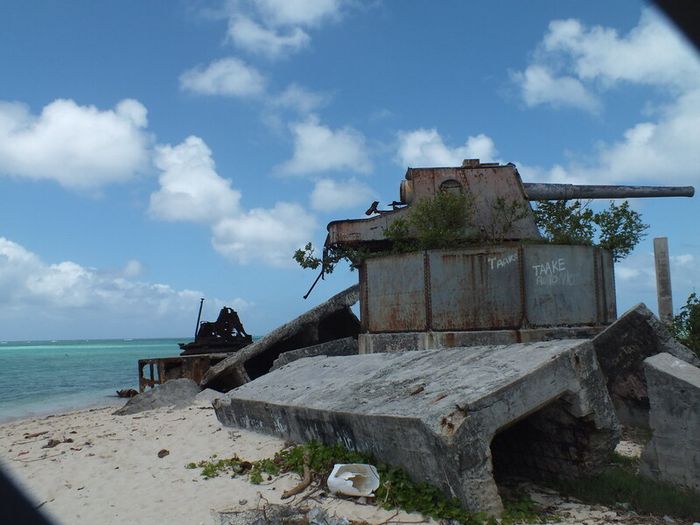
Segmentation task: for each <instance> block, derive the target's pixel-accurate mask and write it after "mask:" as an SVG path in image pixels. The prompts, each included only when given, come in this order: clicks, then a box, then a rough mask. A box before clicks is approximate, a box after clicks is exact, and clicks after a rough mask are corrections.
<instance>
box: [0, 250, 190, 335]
mask: <svg viewBox="0 0 700 525" xmlns="http://www.w3.org/2000/svg"><path fill="white" fill-rule="evenodd" d="M201 295H202V293H201V292H199V291H193V290H175V289H173V288H172V287H170V286H168V285H165V284H157V283H145V282H139V281H134V280H132V279H129V278H124V277H121V276H114V275H109V274H107V273H102V272H99V271H97V270H96V269H94V268H88V267H84V266H81V265H79V264H77V263H75V262H72V261H62V262H58V263H55V264H48V263H46V262H44V261H42V260H41V259H40V257H39V256H38V255H36V254H34V253H32V252H31V251H29V250H27V249H26V248H25V247H23V246H21V245H19V244H17V243H15V242H13V241H11V240H9V239H7V238H5V237H0V320H3V319H7V318H9V317H16V316H19V315H24V316H25V317H27V318H31V319H32V322H41V317H42V315H44V308H47V309H50V312H51V314H50V315H53V316H61V315H62V314H63V315H65V316H66V317H75V315H76V314H75V310H76V309H79V310H83V311H86V312H88V311H93V312H99V313H100V315H102V316H104V317H105V318H106V317H107V316H108V315H119V316H122V317H125V318H133V317H145V318H147V319H153V318H154V317H163V316H169V315H175V314H178V313H179V314H186V316H187V318H189V317H190V316H191V313H192V311H193V308H194V305H195V304H196V303H197V301H198V299H199V297H201ZM47 315H48V314H47Z"/></svg>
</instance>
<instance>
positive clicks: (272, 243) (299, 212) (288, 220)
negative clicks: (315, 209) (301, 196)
mask: <svg viewBox="0 0 700 525" xmlns="http://www.w3.org/2000/svg"><path fill="white" fill-rule="evenodd" d="M316 227H317V224H316V219H315V218H314V217H313V215H311V214H309V213H308V212H307V211H306V210H305V209H304V208H303V207H302V206H299V205H298V204H292V203H286V202H278V203H277V204H275V206H274V208H272V209H261V208H256V209H253V210H250V211H249V212H247V213H244V214H241V215H240V216H237V217H232V218H228V219H224V220H222V221H221V222H219V223H218V224H216V225H215V226H214V227H213V233H214V238H213V240H212V243H213V245H214V248H215V249H216V250H217V251H218V252H220V253H222V254H223V255H225V256H226V257H228V258H229V259H231V260H233V261H235V262H238V263H243V264H245V263H249V262H251V261H254V260H258V259H261V260H262V261H263V262H265V263H267V264H270V265H273V266H287V265H291V264H292V254H293V253H294V250H295V249H297V248H300V247H301V246H303V245H304V244H305V243H306V242H308V240H309V239H311V238H312V236H313V234H314V231H315V229H316Z"/></svg>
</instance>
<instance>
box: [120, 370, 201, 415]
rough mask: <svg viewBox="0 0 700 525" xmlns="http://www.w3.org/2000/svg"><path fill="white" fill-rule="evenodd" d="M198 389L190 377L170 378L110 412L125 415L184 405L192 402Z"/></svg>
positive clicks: (199, 389)
mask: <svg viewBox="0 0 700 525" xmlns="http://www.w3.org/2000/svg"><path fill="white" fill-rule="evenodd" d="M200 391H201V388H199V385H198V384H197V383H195V382H194V381H192V380H191V379H185V378H182V379H172V380H170V381H167V382H165V383H163V384H162V385H158V386H156V387H155V388H153V389H151V390H147V391H146V392H143V393H142V394H139V395H137V396H134V397H132V398H131V399H129V401H127V403H126V405H124V406H123V407H122V408H120V409H118V410H115V411H114V412H113V413H112V414H113V415H115V416H125V415H129V414H137V413H139V412H143V411H145V410H153V409H155V408H160V407H167V406H174V407H178V408H179V407H184V406H187V405H190V404H192V402H193V401H194V400H195V397H196V396H197V394H199V392H200Z"/></svg>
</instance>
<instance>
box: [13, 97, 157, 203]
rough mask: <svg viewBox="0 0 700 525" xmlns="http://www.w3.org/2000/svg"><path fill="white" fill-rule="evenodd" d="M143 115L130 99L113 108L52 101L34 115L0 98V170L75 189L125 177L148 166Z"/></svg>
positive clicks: (144, 110)
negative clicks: (46, 180)
mask: <svg viewBox="0 0 700 525" xmlns="http://www.w3.org/2000/svg"><path fill="white" fill-rule="evenodd" d="M146 114H147V112H146V108H145V107H144V106H143V105H142V104H141V103H140V102H138V101H136V100H131V99H126V100H122V101H121V102H120V103H119V104H117V106H116V107H115V108H114V109H113V110H111V109H108V110H100V109H98V108H96V107H95V106H80V105H78V104H76V103H75V102H74V101H73V100H67V99H57V100H55V101H53V102H51V103H50V104H48V105H47V106H45V107H44V108H43V109H42V111H41V114H40V115H38V116H35V115H32V114H31V113H30V111H29V108H28V107H27V106H25V105H23V104H20V103H12V102H9V103H8V102H0V174H6V175H14V176H17V177H25V178H30V179H48V180H55V181H56V182H58V183H59V184H61V185H63V186H65V187H67V188H72V189H80V190H90V189H95V188H99V187H101V186H103V185H105V184H109V183H114V182H123V181H126V180H129V179H131V178H133V177H134V176H135V175H136V174H137V173H138V172H140V171H142V170H144V169H145V168H146V166H147V161H148V148H149V145H150V138H149V136H148V134H147V133H146V132H145V130H144V128H145V127H146V126H147V118H146Z"/></svg>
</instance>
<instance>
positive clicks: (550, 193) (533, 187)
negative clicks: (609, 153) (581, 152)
mask: <svg viewBox="0 0 700 525" xmlns="http://www.w3.org/2000/svg"><path fill="white" fill-rule="evenodd" d="M523 188H524V189H525V194H526V196H527V200H530V201H547V200H573V199H625V198H629V199H632V198H634V199H636V198H640V197H692V196H693V195H695V188H694V187H693V186H617V185H587V184H543V183H539V182H524V183H523Z"/></svg>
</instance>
